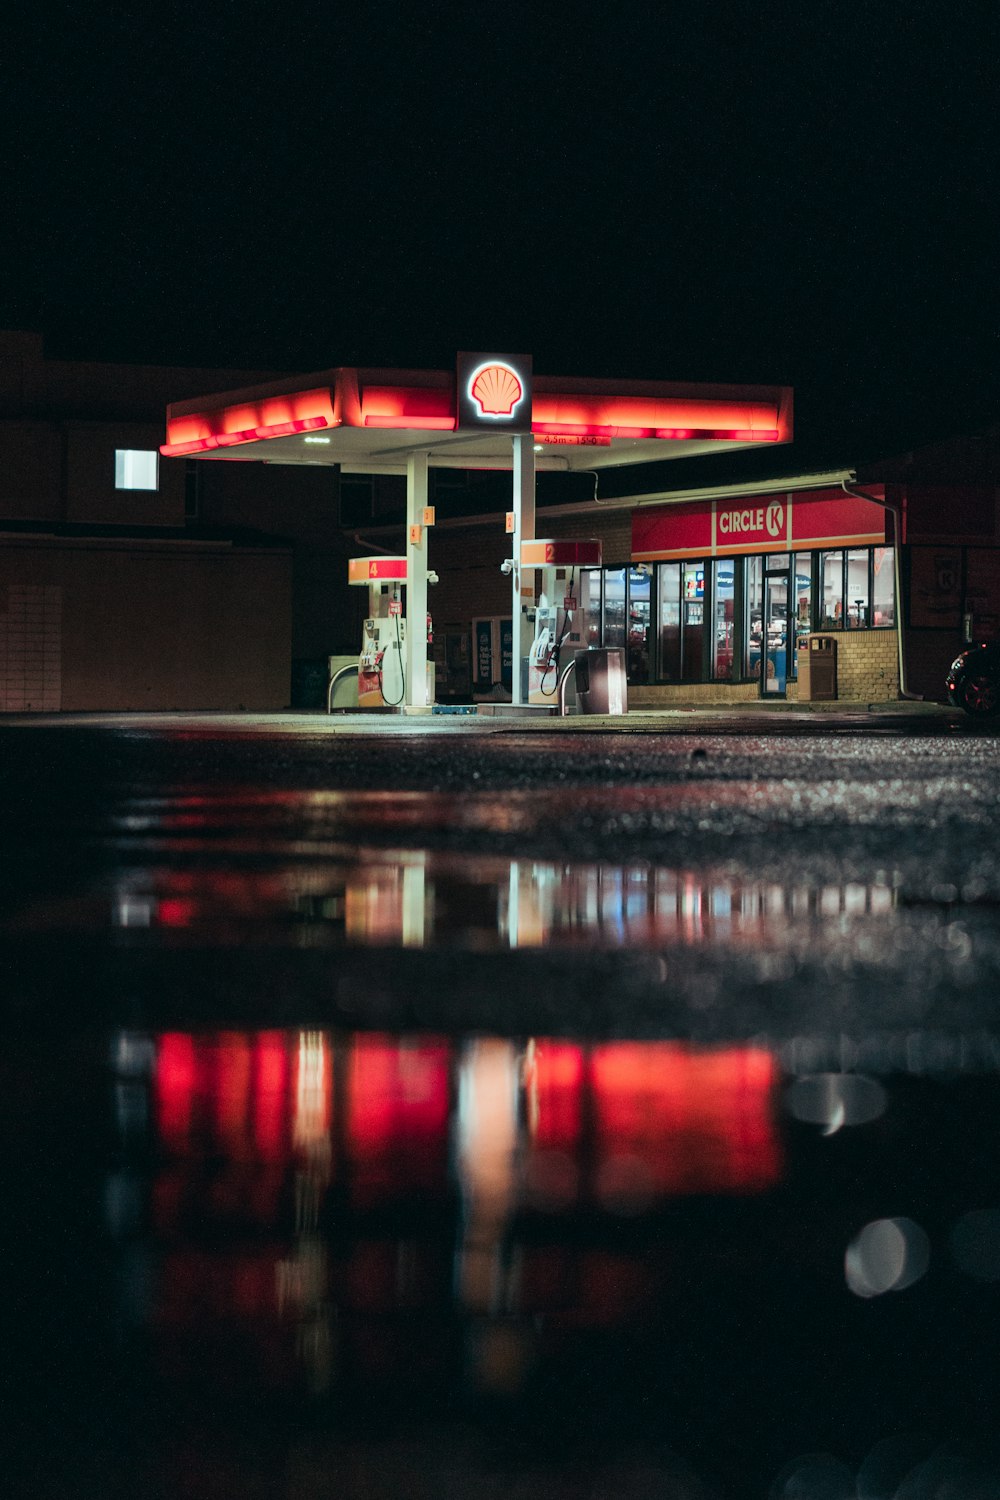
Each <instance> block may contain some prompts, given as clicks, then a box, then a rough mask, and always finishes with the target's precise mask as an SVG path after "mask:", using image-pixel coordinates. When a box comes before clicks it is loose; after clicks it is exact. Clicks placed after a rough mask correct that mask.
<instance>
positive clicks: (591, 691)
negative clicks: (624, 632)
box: [573, 646, 628, 714]
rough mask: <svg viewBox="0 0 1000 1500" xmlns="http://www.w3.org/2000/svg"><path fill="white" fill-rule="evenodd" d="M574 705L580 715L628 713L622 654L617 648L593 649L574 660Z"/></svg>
mask: <svg viewBox="0 0 1000 1500" xmlns="http://www.w3.org/2000/svg"><path fill="white" fill-rule="evenodd" d="M573 666H574V669H575V671H574V675H575V678H576V702H577V707H578V708H579V710H580V712H581V713H582V714H626V713H628V684H627V682H626V680H625V652H624V651H623V650H622V648H621V647H620V646H594V647H592V648H591V650H589V651H577V652H576V654H575V655H574V657H573Z"/></svg>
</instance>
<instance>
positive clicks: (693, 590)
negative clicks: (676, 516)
mask: <svg viewBox="0 0 1000 1500" xmlns="http://www.w3.org/2000/svg"><path fill="white" fill-rule="evenodd" d="M681 591H682V595H683V597H682V600H681V681H682V682H701V680H702V671H703V665H702V655H703V651H704V639H705V564H704V562H702V561H700V560H699V561H697V562H686V563H684V564H683V566H682V570H681Z"/></svg>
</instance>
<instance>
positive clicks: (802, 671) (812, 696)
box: [796, 634, 837, 703]
mask: <svg viewBox="0 0 1000 1500" xmlns="http://www.w3.org/2000/svg"><path fill="white" fill-rule="evenodd" d="M796 654H797V656H798V664H799V698H800V699H801V700H802V702H803V703H822V702H824V701H830V700H832V699H834V698H836V696H837V637H836V636H835V635H818V634H817V635H811V636H809V637H808V638H807V639H806V640H804V641H803V642H802V644H801V645H800V646H799V648H798V652H797V653H796Z"/></svg>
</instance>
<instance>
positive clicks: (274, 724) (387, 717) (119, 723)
mask: <svg viewBox="0 0 1000 1500" xmlns="http://www.w3.org/2000/svg"><path fill="white" fill-rule="evenodd" d="M445 707H446V706H445V705H442V706H441V708H442V709H443V708H445ZM477 710H478V711H477V712H471V711H469V710H468V709H466V710H465V711H464V712H447V711H439V712H434V711H433V710H431V709H425V710H421V711H419V712H416V713H405V714H404V713H385V712H382V713H372V712H368V713H366V712H364V711H359V710H352V711H348V712H335V713H333V714H329V715H328V714H326V713H323V712H316V711H309V710H299V709H285V710H281V711H276V712H242V713H232V712H207V711H206V712H187V713H185V712H181V711H171V712H163V713H150V712H148V711H136V712H132V713H112V712H104V713H96V712H95V713H50V714H22V713H17V714H0V730H11V729H13V730H17V729H46V730H53V729H56V730H58V729H71V728H72V729H81V728H100V729H116V730H119V731H126V732H128V731H132V732H136V733H156V732H157V731H161V732H165V733H177V732H192V733H198V734H205V735H211V734H213V733H219V734H231V733H237V732H239V733H265V734H266V733H268V732H271V733H296V734H318V733H326V732H329V733H334V734H338V733H340V734H372V735H380V734H409V735H417V734H438V733H453V734H454V733H463V732H464V733H472V734H475V733H487V734H488V733H500V732H506V733H510V732H511V731H514V730H516V731H517V733H539V732H541V733H548V734H551V733H559V734H566V733H584V734H585V733H593V732H595V731H600V732H603V733H605V734H607V733H614V732H620V733H629V734H635V733H645V734H678V733H687V732H692V731H694V732H699V731H700V732H705V731H711V730H713V729H714V730H715V731H716V732H733V733H746V732H748V731H750V730H754V731H756V732H758V733H767V732H768V731H771V732H781V730H782V729H784V728H788V729H789V730H792V729H797V730H800V731H801V730H807V729H809V728H810V727H811V728H812V729H813V731H819V730H820V729H821V728H824V727H825V728H829V729H830V730H835V729H837V728H840V727H844V728H852V729H859V728H863V727H864V726H865V725H866V724H877V725H880V726H881V727H882V728H883V729H885V728H886V727H887V726H888V725H891V724H893V723H897V724H898V725H899V726H900V727H901V728H903V727H908V728H910V729H915V728H917V727H918V726H919V727H920V728H922V729H932V728H935V727H937V728H943V727H945V726H946V725H961V726H964V727H966V728H970V729H971V728H973V727H976V728H980V726H973V723H972V720H970V719H968V718H966V716H965V715H964V714H963V713H962V712H961V711H960V710H959V709H955V708H951V707H948V706H947V705H945V704H942V703H933V702H925V701H922V700H918V701H914V700H911V699H893V700H889V701H886V702H880V703H842V702H832V703H830V702H823V703H787V702H766V701H764V700H755V701H752V702H745V703H732V704H701V703H672V704H671V705H670V706H669V708H665V707H657V708H639V709H632V710H630V711H629V713H627V714H618V715H611V714H606V715H605V714H588V715H581V714H570V715H567V716H566V717H565V718H560V717H559V716H558V715H556V714H551V713H548V712H546V711H545V710H539V709H536V710H531V709H524V710H515V709H514V708H513V707H512V705H510V704H492V703H491V704H479V705H478V706H477ZM989 722H992V723H993V724H994V727H995V729H1000V720H996V721H989ZM981 728H988V724H987V725H983V726H981Z"/></svg>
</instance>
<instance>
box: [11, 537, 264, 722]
mask: <svg viewBox="0 0 1000 1500" xmlns="http://www.w3.org/2000/svg"><path fill="white" fill-rule="evenodd" d="M290 619H291V559H290V554H289V553H288V552H287V551H279V550H264V549H261V550H250V549H240V548H235V547H229V546H223V547H211V546H206V545H202V544H197V543H166V544H161V545H156V544H153V543H149V544H142V543H139V544H136V543H135V542H131V543H128V544H119V545H115V544H113V543H95V542H87V543H74V542H66V541H53V542H50V543H30V542H28V541H27V540H25V541H24V542H19V541H13V540H10V539H7V540H6V541H4V542H3V543H0V710H6V711H14V712H16V711H19V710H27V709H44V710H48V709H53V710H55V709H60V708H61V709H63V710H74V709H77V710H96V709H110V710H127V709H153V710H166V709H240V708H245V709H281V708H285V707H287V705H288V701H289V687H290V666H291V662H290V651H289V641H290V633H291V632H290Z"/></svg>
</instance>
